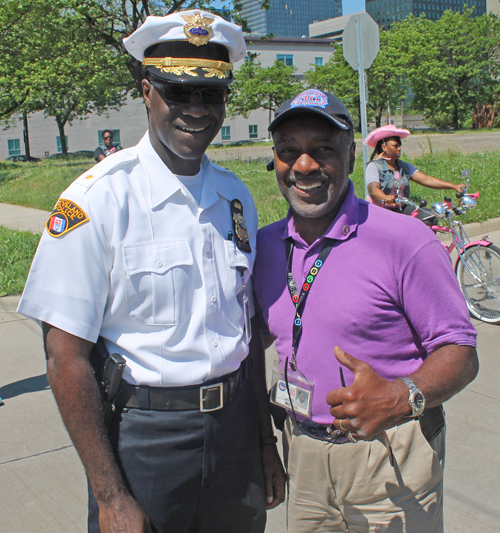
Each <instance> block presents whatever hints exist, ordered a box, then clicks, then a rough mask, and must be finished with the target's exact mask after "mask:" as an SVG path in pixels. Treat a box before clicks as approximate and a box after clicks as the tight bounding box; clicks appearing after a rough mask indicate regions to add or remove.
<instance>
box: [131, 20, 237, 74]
mask: <svg viewBox="0 0 500 533" xmlns="http://www.w3.org/2000/svg"><path fill="white" fill-rule="evenodd" d="M123 44H124V45H125V48H126V49H127V50H128V52H130V54H131V55H132V56H134V57H135V58H136V59H138V60H139V61H142V63H143V66H144V68H145V69H146V70H149V71H150V72H151V73H152V74H153V75H154V76H156V77H158V78H160V79H162V78H163V79H166V80H168V81H173V82H180V83H182V82H190V83H201V82H202V83H216V84H220V83H223V84H228V83H231V81H232V70H233V65H232V63H234V62H236V61H239V60H240V59H243V57H244V56H245V54H246V45H245V40H244V38H243V32H242V30H241V28H240V26H238V25H236V24H233V23H231V22H228V21H227V20H224V19H223V18H222V17H219V16H218V15H214V14H213V13H208V12H206V11H202V10H199V9H192V10H190V11H181V12H178V13H172V14H171V15H167V16H165V17H157V16H150V17H147V18H146V20H145V22H144V24H142V26H141V27H140V28H138V29H137V30H136V31H135V32H134V33H133V34H132V35H130V36H129V37H126V38H125V39H124V40H123Z"/></svg>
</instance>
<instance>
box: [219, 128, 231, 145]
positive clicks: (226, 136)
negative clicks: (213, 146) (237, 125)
mask: <svg viewBox="0 0 500 533" xmlns="http://www.w3.org/2000/svg"><path fill="white" fill-rule="evenodd" d="M220 132H221V135H222V140H223V141H229V140H230V139H231V126H222V128H221V130H220Z"/></svg>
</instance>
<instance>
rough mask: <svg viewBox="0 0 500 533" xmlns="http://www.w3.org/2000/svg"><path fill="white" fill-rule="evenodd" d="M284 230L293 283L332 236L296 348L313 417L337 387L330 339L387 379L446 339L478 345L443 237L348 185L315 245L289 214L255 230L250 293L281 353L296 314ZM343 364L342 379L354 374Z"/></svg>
mask: <svg viewBox="0 0 500 533" xmlns="http://www.w3.org/2000/svg"><path fill="white" fill-rule="evenodd" d="M288 237H292V238H293V240H294V242H295V246H294V251H293V260H292V273H293V275H294V277H295V280H296V282H297V285H298V287H299V288H300V287H301V286H302V283H303V282H304V280H305V277H306V276H307V274H308V273H309V270H310V268H311V266H312V265H313V262H314V261H315V260H316V258H317V256H318V254H319V252H320V251H321V249H322V247H323V244H324V240H325V238H330V239H335V240H336V241H338V242H337V243H336V246H335V247H334V248H333V250H332V251H331V253H330V255H329V256H328V258H327V259H326V261H325V263H324V265H323V267H322V268H321V270H320V271H319V273H318V274H317V276H316V279H315V281H314V284H313V285H312V287H311V290H310V291H309V296H308V297H307V301H306V304H305V307H304V311H303V314H302V324H303V329H302V337H301V339H300V343H299V347H298V350H297V365H298V368H299V369H300V370H301V371H302V372H303V374H304V375H305V376H306V377H307V378H308V379H309V380H311V381H313V382H314V383H315V389H314V397H313V406H312V413H313V416H312V419H313V420H314V421H315V422H319V423H322V424H326V423H328V424H329V423H331V422H332V417H331V415H330V412H329V406H328V405H327V403H326V395H327V394H328V392H330V391H331V390H332V389H336V388H339V387H341V383H340V373H339V366H340V365H339V363H338V361H337V359H336V358H335V355H334V352H333V349H334V347H335V345H339V346H340V347H341V348H342V349H343V350H344V351H346V352H348V353H350V354H351V355H353V356H354V357H357V358H358V359H361V360H363V361H366V362H367V363H369V364H370V365H371V366H372V367H373V368H374V369H375V370H376V372H378V373H379V374H380V375H381V376H383V377H384V378H386V379H389V380H393V379H395V378H397V377H401V376H407V375H409V374H411V373H412V372H414V371H415V370H417V369H418V368H419V367H420V365H421V364H422V362H423V361H424V359H425V358H426V357H427V354H431V353H432V352H434V351H435V350H437V349H438V348H440V347H441V346H443V345H445V344H459V345H466V346H475V345H476V330H475V328H474V326H473V325H472V324H471V322H470V320H469V313H468V311H467V307H466V305H465V300H464V297H463V295H462V293H461V291H460V288H459V286H458V282H457V279H456V277H455V275H454V272H453V268H452V265H451V261H450V257H449V255H448V253H447V252H446V250H445V249H444V246H443V245H442V244H441V242H440V241H439V240H438V239H437V238H436V236H435V235H434V234H433V232H432V231H431V230H430V229H429V228H428V227H427V226H425V224H423V223H422V222H421V221H420V220H417V219H414V218H411V217H408V216H404V215H401V214H399V213H393V212H391V211H389V210H386V209H382V208H380V207H376V206H374V205H370V204H368V203H367V202H365V201H363V200H360V199H358V198H357V197H356V196H355V195H354V186H353V184H352V182H351V183H350V186H349V191H348V194H347V196H346V199H345V201H344V203H343V205H342V208H341V210H340V212H339V214H338V215H337V217H336V219H335V220H334V222H333V224H332V225H331V226H330V228H329V229H328V230H327V231H326V233H325V234H324V235H323V236H322V237H321V238H320V239H318V240H317V241H316V242H314V243H313V244H312V245H310V246H309V245H308V244H307V243H306V242H305V241H304V240H303V239H302V238H301V237H300V236H299V235H298V234H297V232H296V231H295V226H294V222H293V218H292V216H291V213H290V212H289V213H288V216H287V218H286V219H283V220H280V221H278V222H275V223H274V224H271V225H269V226H266V227H265V228H262V229H261V230H260V231H259V232H258V236H257V258H256V262H255V267H254V287H255V294H256V299H257V301H258V304H259V306H260V309H261V311H262V316H263V319H264V322H265V323H266V325H267V328H268V334H269V335H270V336H271V337H273V338H274V339H275V345H276V349H277V351H278V354H279V357H280V359H282V360H284V359H285V358H286V357H287V356H291V346H292V325H293V320H294V317H295V307H294V304H293V303H292V300H291V298H290V293H289V291H288V287H287V283H286V268H287V259H286V252H285V239H286V238H288ZM343 371H344V376H345V380H346V385H347V386H349V385H350V384H351V383H352V381H353V379H354V378H353V374H352V372H350V371H349V370H348V369H347V368H344V369H343Z"/></svg>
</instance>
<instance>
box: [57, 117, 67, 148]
mask: <svg viewBox="0 0 500 533" xmlns="http://www.w3.org/2000/svg"><path fill="white" fill-rule="evenodd" d="M56 122H57V127H58V129H59V137H61V151H62V153H63V154H67V153H68V147H67V145H66V135H64V126H65V125H66V121H65V120H61V119H60V118H59V117H56Z"/></svg>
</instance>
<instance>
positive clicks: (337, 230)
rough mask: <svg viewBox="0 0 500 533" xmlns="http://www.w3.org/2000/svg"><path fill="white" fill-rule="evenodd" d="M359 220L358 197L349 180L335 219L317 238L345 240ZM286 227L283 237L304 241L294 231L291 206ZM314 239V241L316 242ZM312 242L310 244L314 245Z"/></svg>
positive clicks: (353, 230) (354, 229)
mask: <svg viewBox="0 0 500 533" xmlns="http://www.w3.org/2000/svg"><path fill="white" fill-rule="evenodd" d="M358 221H359V199H358V198H357V197H356V195H355V194H354V184H353V182H352V181H351V180H349V188H348V190H347V194H346V197H345V199H344V203H343V204H342V206H341V208H340V211H339V212H338V213H337V216H336V217H335V220H334V221H333V222H332V225H331V226H330V227H329V228H328V230H327V231H326V232H325V233H324V234H323V235H322V236H321V237H320V239H318V241H321V240H323V239H325V238H327V239H335V240H338V241H345V240H347V239H348V238H349V237H350V236H351V234H352V233H353V232H355V231H356V228H357V227H358ZM286 222H287V224H286V227H285V230H284V232H283V236H282V238H283V239H287V238H288V237H292V239H293V240H294V241H297V242H304V240H303V239H302V237H300V235H299V234H298V233H297V232H296V231H295V223H294V220H293V215H292V210H291V208H290V209H289V210H288V215H287V218H286ZM318 241H316V242H318ZM314 244H315V243H313V245H312V246H314Z"/></svg>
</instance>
